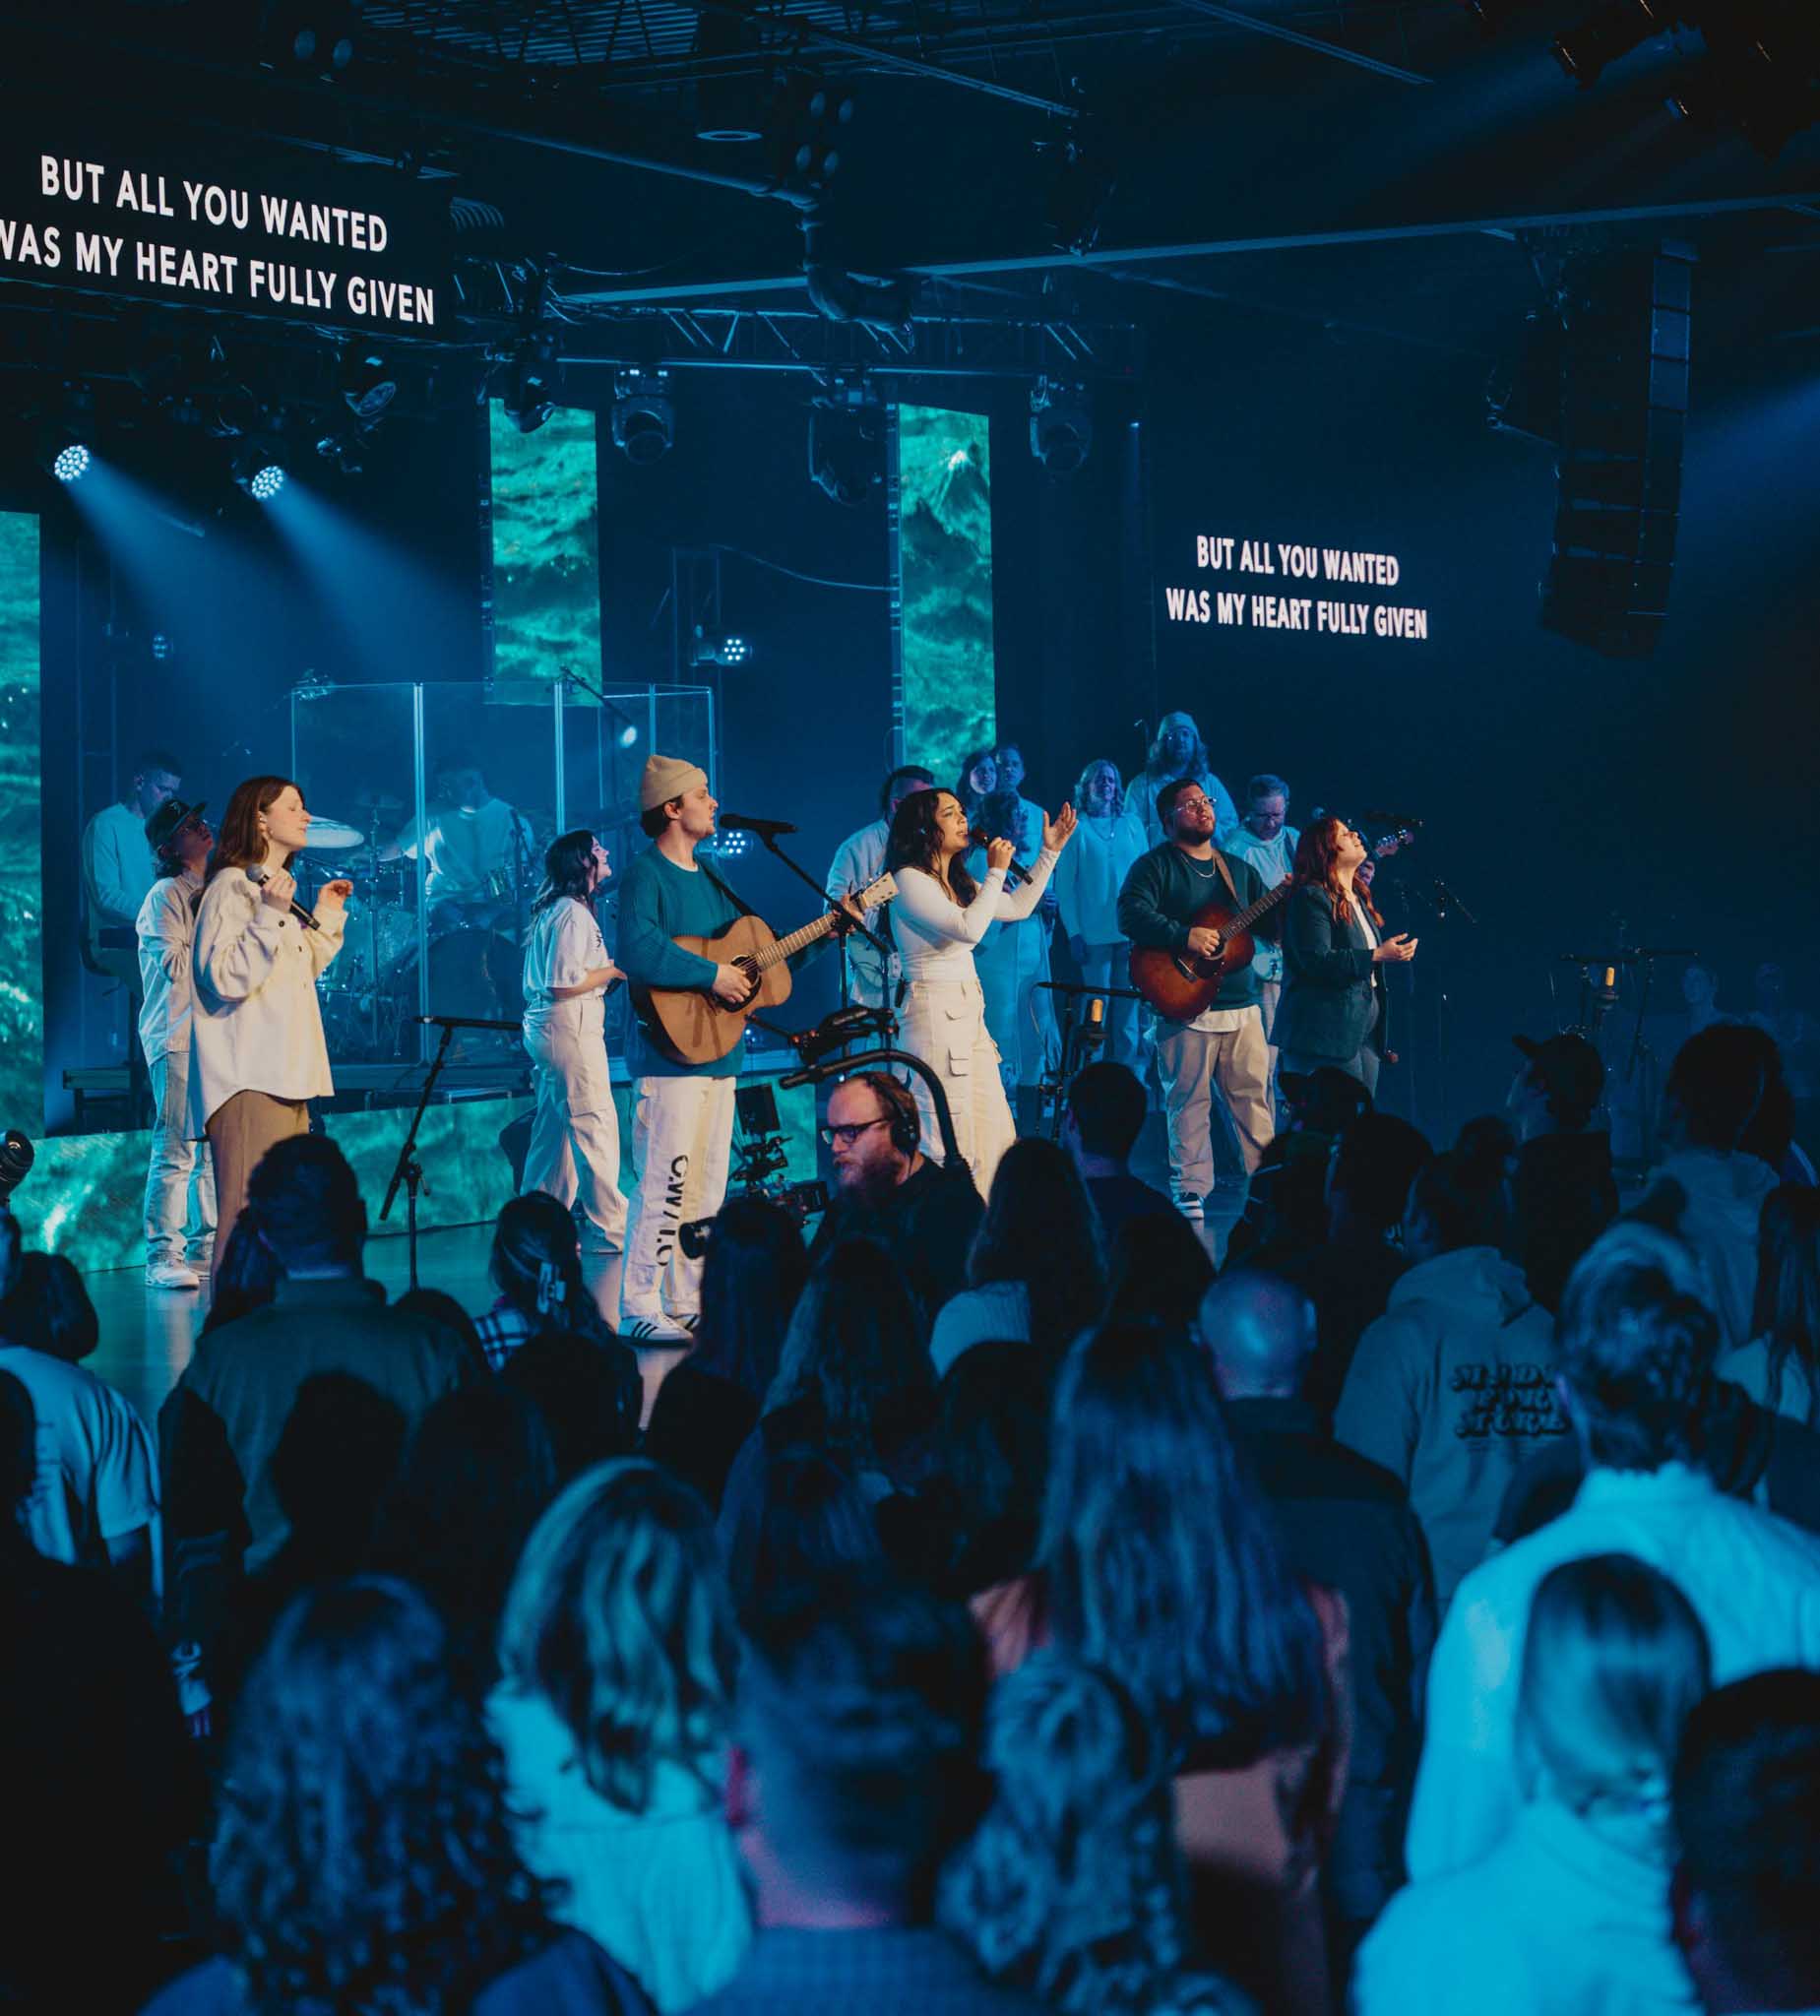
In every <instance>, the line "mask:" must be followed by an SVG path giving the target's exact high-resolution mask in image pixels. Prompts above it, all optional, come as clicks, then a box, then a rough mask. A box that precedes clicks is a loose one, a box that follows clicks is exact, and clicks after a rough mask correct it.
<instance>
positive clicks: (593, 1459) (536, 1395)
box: [499, 1330, 636, 1483]
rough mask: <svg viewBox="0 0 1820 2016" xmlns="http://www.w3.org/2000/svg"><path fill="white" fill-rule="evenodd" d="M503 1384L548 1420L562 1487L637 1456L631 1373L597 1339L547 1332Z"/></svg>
mask: <svg viewBox="0 0 1820 2016" xmlns="http://www.w3.org/2000/svg"><path fill="white" fill-rule="evenodd" d="M499 1380H500V1384H501V1385H503V1386H506V1387H508V1388H510V1389H511V1391H513V1392H514V1393H522V1394H523V1395H524V1397H525V1398H526V1399H527V1400H529V1401H530V1402H531V1404H532V1405H533V1407H534V1408H535V1409H536V1410H537V1412H538V1414H540V1415H541V1416H542V1417H543V1426H544V1429H545V1431H546V1432H547V1433H548V1435H549V1439H550V1448H551V1450H552V1451H553V1452H554V1454H555V1458H556V1476H557V1478H558V1480H559V1481H561V1482H564V1483H566V1482H568V1481H569V1480H570V1479H571V1478H577V1477H580V1476H581V1474H582V1472H583V1471H585V1470H592V1469H593V1468H594V1467H595V1465H596V1463H606V1462H609V1461H610V1460H611V1459H612V1458H613V1457H615V1456H630V1455H631V1454H632V1451H633V1448H634V1446H635V1442H636V1436H635V1434H634V1431H633V1417H632V1416H631V1415H630V1414H629V1413H628V1409H627V1399H628V1392H627V1386H626V1378H625V1367H624V1365H623V1363H622V1362H621V1360H620V1356H619V1354H618V1353H617V1352H611V1353H608V1352H604V1351H602V1350H601V1349H600V1346H599V1345H598V1343H596V1341H595V1340H594V1339H593V1338H589V1337H577V1336H576V1335H575V1333H574V1332H573V1331H569V1330H545V1331H542V1332H540V1333H539V1334H538V1335H537V1336H535V1337H533V1339H532V1340H531V1341H530V1343H529V1344H522V1345H520V1346H519V1348H518V1350H517V1351H515V1352H514V1353H513V1354H512V1355H511V1356H510V1357H508V1358H507V1359H506V1366H505V1370H504V1371H503V1372H501V1373H500V1375H499Z"/></svg>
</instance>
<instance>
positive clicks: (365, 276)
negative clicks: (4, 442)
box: [0, 148, 439, 335]
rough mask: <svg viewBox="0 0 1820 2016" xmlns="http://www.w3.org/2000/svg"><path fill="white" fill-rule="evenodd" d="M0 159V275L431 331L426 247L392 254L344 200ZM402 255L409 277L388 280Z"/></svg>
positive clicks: (280, 182)
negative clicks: (1, 178) (0, 180)
mask: <svg viewBox="0 0 1820 2016" xmlns="http://www.w3.org/2000/svg"><path fill="white" fill-rule="evenodd" d="M5 159H6V161H7V162H8V163H9V164H10V165H11V168H12V172H11V173H10V174H8V175H7V177H6V186H0V274H4V275H6V276H9V277H12V278H16V279H35V280H42V281H44V282H47V283H50V284H59V285H65V286H74V287H82V288H89V289H93V290H95V291H100V292H110V293H111V292H118V293H130V294H135V295H139V296H151V297H153V298H156V299H160V300H169V301H173V302H175V301H192V302H195V303H197V304H199V305H206V306H210V307H219V308H232V309H236V310H238V311H240V312H242V313H251V314H267V315H272V314H276V315H293V316H294V315H307V316H309V317H311V318H312V319H321V320H323V321H326V322H332V323H357V324H359V325H361V326H363V327H368V328H379V329H389V330H404V329H409V330H414V331H418V332H420V333H422V334H424V335H433V334H434V332H435V330H436V325H437V318H438V310H439V302H438V298H437V295H438V288H437V286H436V284H435V283H434V280H433V279H431V278H429V277H428V276H427V275H426V273H425V272H424V268H423V260H424V257H425V255H426V253H427V248H426V247H424V246H423V245H421V244H420V243H415V242H413V243H412V245H411V247H410V249H409V253H408V255H405V254H404V253H403V249H402V248H401V246H400V245H399V243H398V239H399V235H400V234H399V232H398V231H397V230H396V228H395V225H394V221H393V220H392V219H391V218H390V217H389V216H388V215H387V214H386V212H385V211H382V210H379V209H374V208H371V207H367V206H364V205H361V204H359V203H356V202H353V201H350V200H348V198H349V196H350V194H351V191H350V190H348V189H345V188H342V187H334V188H332V189H331V190H330V191H328V192H327V193H325V191H324V189H323V188H322V187H320V186H317V187H310V186H295V185H292V186H284V177H283V175H282V171H279V172H275V173H273V174H272V175H271V177H270V178H269V179H270V186H264V185H262V184H257V183H256V184H253V185H251V186H248V185H245V184H242V183H239V182H235V181H228V180H222V179H217V178H215V177H213V176H212V175H211V174H210V172H209V170H208V169H207V167H198V168H197V169H196V171H195V172H188V171H184V170H183V169H178V170H176V171H167V170H166V169H165V168H162V167H145V166H141V165H138V164H137V163H133V162H122V161H118V160H108V159H102V158H93V157H91V156H90V155H86V154H81V153H65V152H61V151H57V150H52V149H43V148H40V149H37V150H35V151H34V152H33V153H32V154H31V157H30V160H29V162H28V161H27V160H26V159H25V158H23V157H22V155H21V154H20V153H19V152H18V151H16V150H9V151H8V153H7V155H6V157H5ZM22 182H23V183H25V184H26V185H27V186H24V187H21V186H19V185H20V184H21V183H22ZM392 187H393V188H394V189H395V190H396V189H398V188H400V187H401V185H399V184H398V183H396V182H394V183H393V185H392ZM411 207H412V210H413V213H414V210H415V208H416V206H415V205H414V204H413V205H412V206H411ZM413 221H414V217H413ZM409 235H410V236H411V237H412V239H413V240H415V239H416V238H417V237H418V236H419V235H420V234H419V233H416V232H414V231H413V232H411V233H410V234H409ZM402 256H408V264H410V265H411V266H413V267H416V268H417V271H416V272H415V273H404V272H401V271H400V259H401V257H402ZM428 256H433V255H428Z"/></svg>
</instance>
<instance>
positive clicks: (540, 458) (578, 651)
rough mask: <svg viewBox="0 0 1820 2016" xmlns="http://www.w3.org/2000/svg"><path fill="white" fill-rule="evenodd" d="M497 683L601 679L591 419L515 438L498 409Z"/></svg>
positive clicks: (553, 422) (574, 416)
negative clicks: (572, 672) (564, 670)
mask: <svg viewBox="0 0 1820 2016" xmlns="http://www.w3.org/2000/svg"><path fill="white" fill-rule="evenodd" d="M489 410H490V412H491V415H492V426H491V434H492V468H493V677H494V678H495V679H499V680H506V679H545V680H547V679H553V678H555V677H556V676H557V673H558V670H559V669H560V667H561V666H563V665H565V664H568V665H573V666H574V667H575V669H576V670H577V671H578V672H580V673H581V675H582V677H583V678H585V679H592V680H595V681H596V682H597V681H598V679H599V677H600V539H599V520H600V486H599V473H598V469H597V466H596V436H595V416H594V414H593V413H592V412H582V411H578V410H570V409H568V408H559V409H558V410H556V411H555V412H553V413H551V414H550V416H549V418H548V419H547V420H545V421H544V423H543V425H542V426H541V427H539V428H538V429H537V431H536V432H535V433H534V434H521V433H520V432H519V430H518V427H517V426H516V425H515V424H514V422H513V421H511V420H509V419H508V418H507V417H506V412H505V409H504V408H503V407H502V406H500V405H499V404H498V402H497V401H495V402H494V404H493V406H492V407H491V408H490V409H489Z"/></svg>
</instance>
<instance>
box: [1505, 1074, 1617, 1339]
mask: <svg viewBox="0 0 1820 2016" xmlns="http://www.w3.org/2000/svg"><path fill="white" fill-rule="evenodd" d="M1511 1040H1512V1041H1513V1042H1514V1043H1515V1044H1516V1045H1517V1047H1518V1049H1520V1050H1521V1051H1522V1052H1523V1054H1524V1057H1525V1059H1526V1060H1527V1061H1526V1062H1525V1064H1524V1067H1523V1069H1522V1070H1520V1071H1519V1072H1518V1073H1517V1078H1516V1082H1515V1083H1514V1084H1513V1085H1512V1086H1511V1089H1510V1098H1509V1100H1508V1101H1507V1105H1508V1107H1509V1110H1510V1114H1511V1118H1512V1120H1513V1122H1514V1123H1515V1125H1516V1129H1517V1135H1518V1139H1519V1142H1520V1143H1521V1146H1520V1147H1519V1148H1518V1151H1517V1173H1516V1178H1515V1181H1514V1183H1513V1185H1512V1196H1513V1202H1514V1204H1515V1207H1516V1241H1517V1258H1518V1260H1519V1261H1520V1262H1521V1263H1522V1266H1523V1271H1524V1276H1525V1279H1526V1281H1527V1283H1528V1286H1529V1291H1530V1292H1531V1294H1533V1295H1534V1296H1535V1297H1536V1299H1537V1300H1538V1302H1540V1303H1541V1304H1542V1306H1543V1307H1544V1308H1547V1309H1553V1308H1555V1307H1557V1306H1558V1305H1559V1302H1560V1298H1561V1290H1562V1289H1563V1288H1564V1287H1565V1286H1566V1284H1567V1277H1568V1275H1569V1274H1571V1273H1572V1272H1573V1268H1574V1263H1575V1261H1577V1260H1578V1259H1579V1258H1580V1256H1581V1254H1582V1253H1584V1252H1585V1251H1586V1249H1587V1248H1588V1247H1589V1246H1590V1245H1591V1244H1592V1243H1593V1241H1594V1240H1595V1239H1596V1238H1598V1236H1599V1235H1600V1232H1601V1231H1603V1230H1604V1229H1605V1227H1606V1226H1607V1225H1609V1224H1610V1223H1611V1221H1612V1220H1613V1219H1614V1218H1616V1216H1617V1215H1618V1191H1617V1183H1616V1181H1615V1179H1614V1178H1613V1176H1612V1173H1611V1136H1610V1135H1609V1134H1608V1133H1607V1132H1606V1131H1605V1129H1604V1128H1603V1127H1602V1126H1598V1125H1596V1124H1595V1116H1596V1115H1597V1114H1598V1112H1599V1108H1600V1099H1601V1097H1602V1095H1603V1093H1604V1089H1605V1067H1604V1065H1603V1063H1602V1062H1600V1055H1599V1052H1598V1051H1597V1050H1596V1049H1595V1048H1594V1047H1593V1045H1592V1044H1591V1043H1590V1042H1588V1041H1587V1040H1586V1038H1585V1037H1583V1036H1573V1035H1570V1034H1563V1035H1560V1036H1551V1037H1545V1038H1544V1039H1543V1040H1541V1041H1540V1042H1538V1041H1537V1040H1535V1039H1534V1038H1533V1037H1527V1036H1519V1037H1513V1038H1512V1039H1511Z"/></svg>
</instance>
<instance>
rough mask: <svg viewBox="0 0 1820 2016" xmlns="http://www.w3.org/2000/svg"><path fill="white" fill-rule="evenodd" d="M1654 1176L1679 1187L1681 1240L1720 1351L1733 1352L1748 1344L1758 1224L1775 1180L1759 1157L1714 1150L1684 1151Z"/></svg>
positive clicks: (1755, 1275) (1673, 1156)
mask: <svg viewBox="0 0 1820 2016" xmlns="http://www.w3.org/2000/svg"><path fill="white" fill-rule="evenodd" d="M1656 1175H1657V1180H1658V1181H1659V1182H1660V1181H1662V1180H1663V1179H1664V1178H1665V1179H1666V1180H1668V1181H1669V1182H1673V1183H1678V1184H1679V1185H1680V1188H1681V1191H1682V1194H1683V1195H1684V1196H1685V1197H1686V1199H1687V1208H1686V1209H1685V1211H1684V1212H1683V1213H1682V1215H1681V1225H1680V1232H1681V1236H1682V1238H1684V1239H1685V1240H1686V1241H1687V1243H1688V1244H1689V1245H1690V1246H1691V1247H1692V1248H1693V1249H1694V1251H1695V1252H1696V1253H1697V1254H1698V1255H1699V1256H1700V1264H1701V1265H1702V1266H1703V1267H1704V1268H1705V1269H1706V1275H1707V1280H1708V1282H1709V1284H1710V1285H1711V1287H1712V1291H1713V1309H1714V1313H1715V1314H1716V1315H1717V1316H1718V1317H1719V1327H1720V1331H1721V1333H1722V1335H1723V1338H1724V1343H1725V1347H1726V1349H1727V1350H1732V1351H1735V1350H1736V1349H1737V1347H1738V1346H1739V1345H1741V1344H1746V1343H1748V1342H1749V1341H1750V1318H1751V1305H1752V1303H1753V1301H1754V1300H1755V1299H1756V1293H1757V1221H1758V1219H1760V1218H1761V1217H1762V1216H1763V1200H1764V1199H1765V1198H1766V1197H1767V1196H1768V1195H1769V1194H1770V1192H1771V1191H1772V1190H1774V1189H1775V1188H1776V1186H1777V1183H1778V1182H1779V1181H1780V1178H1779V1177H1778V1176H1777V1173H1776V1171H1775V1170H1774V1169H1773V1168H1771V1166H1769V1164H1768V1163H1767V1162H1763V1161H1761V1160H1760V1159H1759V1158H1758V1157H1756V1156H1754V1155H1744V1154H1741V1153H1732V1154H1727V1153H1726V1151H1725V1150H1723V1149H1719V1148H1684V1149H1682V1150H1681V1152H1680V1153H1679V1154H1678V1155H1671V1156H1669V1157H1668V1159H1667V1160H1666V1161H1665V1162H1664V1163H1663V1165H1662V1166H1661V1167H1660V1168H1658V1170H1657V1171H1656Z"/></svg>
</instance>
